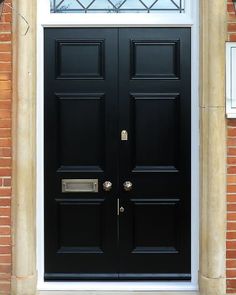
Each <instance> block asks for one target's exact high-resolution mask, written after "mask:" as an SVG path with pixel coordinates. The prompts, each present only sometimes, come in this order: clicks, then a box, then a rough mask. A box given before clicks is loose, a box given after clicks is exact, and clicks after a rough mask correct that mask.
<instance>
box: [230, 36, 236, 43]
mask: <svg viewBox="0 0 236 295" xmlns="http://www.w3.org/2000/svg"><path fill="white" fill-rule="evenodd" d="M229 41H231V42H235V41H236V34H231V35H230V36H229Z"/></svg>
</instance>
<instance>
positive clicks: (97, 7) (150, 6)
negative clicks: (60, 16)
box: [50, 0, 184, 13]
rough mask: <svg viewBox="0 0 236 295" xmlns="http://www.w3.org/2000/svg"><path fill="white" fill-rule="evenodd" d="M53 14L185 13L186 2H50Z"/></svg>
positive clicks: (65, 0)
mask: <svg viewBox="0 0 236 295" xmlns="http://www.w3.org/2000/svg"><path fill="white" fill-rule="evenodd" d="M50 3H51V12H53V13H60V12H61V13H65V12H68V13H69V12H82V13H88V12H107V13H110V12H113V13H120V12H147V13H150V12H158V11H169V12H170V11H173V12H178V13H181V12H183V11H184V0H50Z"/></svg>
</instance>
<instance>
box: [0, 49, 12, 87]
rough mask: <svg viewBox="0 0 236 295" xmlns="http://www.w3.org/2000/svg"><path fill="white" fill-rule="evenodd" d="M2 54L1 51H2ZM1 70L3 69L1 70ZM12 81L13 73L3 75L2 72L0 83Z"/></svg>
mask: <svg viewBox="0 0 236 295" xmlns="http://www.w3.org/2000/svg"><path fill="white" fill-rule="evenodd" d="M0 52H1V51H0ZM0 70H1V69H0ZM11 79H12V75H11V73H1V72H0V81H9V80H11Z"/></svg>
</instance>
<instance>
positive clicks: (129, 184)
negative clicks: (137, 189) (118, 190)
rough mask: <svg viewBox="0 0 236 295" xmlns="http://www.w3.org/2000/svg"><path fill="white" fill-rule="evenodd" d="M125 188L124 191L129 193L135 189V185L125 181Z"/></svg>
mask: <svg viewBox="0 0 236 295" xmlns="http://www.w3.org/2000/svg"><path fill="white" fill-rule="evenodd" d="M123 187H124V190H125V191H126V192H129V191H131V190H132V188H133V184H132V182H131V181H125V182H124V183H123Z"/></svg>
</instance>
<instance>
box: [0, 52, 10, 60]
mask: <svg viewBox="0 0 236 295" xmlns="http://www.w3.org/2000/svg"><path fill="white" fill-rule="evenodd" d="M11 61H12V56H11V53H9V52H4V53H1V52H0V62H11Z"/></svg>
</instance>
